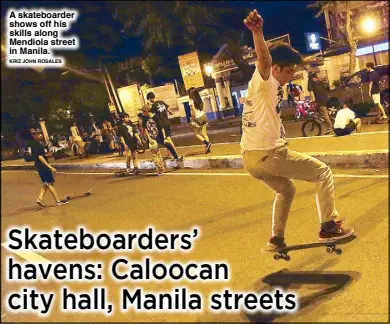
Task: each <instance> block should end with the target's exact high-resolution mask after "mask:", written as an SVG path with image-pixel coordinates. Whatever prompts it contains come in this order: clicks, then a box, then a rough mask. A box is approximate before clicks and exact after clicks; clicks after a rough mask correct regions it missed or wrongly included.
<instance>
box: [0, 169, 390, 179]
mask: <svg viewBox="0 0 390 324" xmlns="http://www.w3.org/2000/svg"><path fill="white" fill-rule="evenodd" d="M21 171H22V172H33V173H37V172H35V171H29V170H6V171H1V172H2V173H11V172H21ZM116 172H119V170H118V171H116ZM57 174H63V175H112V176H113V175H114V174H115V171H114V172H57ZM155 174H156V173H154V172H148V173H142V174H141V175H155ZM162 176H163V177H165V176H216V177H218V176H224V177H246V176H248V177H249V176H250V174H248V173H243V172H234V173H229V172H168V173H164V174H163V175H162ZM333 177H334V178H374V179H375V178H376V179H387V178H389V175H388V174H342V173H340V174H333Z"/></svg>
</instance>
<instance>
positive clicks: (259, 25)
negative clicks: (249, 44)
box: [244, 9, 264, 33]
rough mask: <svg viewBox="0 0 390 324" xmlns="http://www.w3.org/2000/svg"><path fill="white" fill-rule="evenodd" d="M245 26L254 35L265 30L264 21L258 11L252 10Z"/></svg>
mask: <svg viewBox="0 0 390 324" xmlns="http://www.w3.org/2000/svg"><path fill="white" fill-rule="evenodd" d="M244 24H245V26H246V27H247V28H248V29H249V30H250V31H252V32H253V33H255V32H259V31H262V30H263V24H264V20H263V18H262V17H261V16H260V15H259V14H258V13H257V10H256V9H254V10H252V11H251V12H250V13H249V14H248V16H247V17H246V18H245V19H244Z"/></svg>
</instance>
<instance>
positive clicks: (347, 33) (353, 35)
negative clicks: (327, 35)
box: [308, 1, 360, 74]
mask: <svg viewBox="0 0 390 324" xmlns="http://www.w3.org/2000/svg"><path fill="white" fill-rule="evenodd" d="M308 7H309V8H314V9H317V10H318V12H317V13H316V15H315V17H316V18H318V17H320V16H321V15H323V14H324V11H325V10H326V9H327V10H330V11H332V12H333V13H334V14H335V16H337V14H338V13H339V12H344V11H345V13H346V22H345V30H342V29H340V27H339V25H338V24H337V29H338V31H339V33H340V34H341V35H343V39H342V40H341V41H342V42H343V43H344V45H346V46H348V47H349V49H350V55H349V74H352V73H353V72H355V68H356V55H355V54H356V50H357V46H358V42H359V40H360V37H359V36H358V33H357V30H356V29H355V28H354V25H353V24H352V13H351V1H315V2H314V3H311V4H309V5H308Z"/></svg>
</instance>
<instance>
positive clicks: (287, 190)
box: [277, 181, 297, 200]
mask: <svg viewBox="0 0 390 324" xmlns="http://www.w3.org/2000/svg"><path fill="white" fill-rule="evenodd" d="M296 192H297V189H296V186H295V184H294V182H292V181H290V182H289V184H288V185H287V186H286V187H284V188H283V189H282V190H281V191H280V192H277V193H278V194H280V195H282V196H283V197H284V198H285V199H288V200H291V199H293V198H294V197H295V194H296Z"/></svg>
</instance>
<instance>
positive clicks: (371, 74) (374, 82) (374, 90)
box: [366, 63, 387, 120]
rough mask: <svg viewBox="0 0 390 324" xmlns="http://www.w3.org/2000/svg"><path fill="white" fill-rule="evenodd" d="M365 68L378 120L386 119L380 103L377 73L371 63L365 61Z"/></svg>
mask: <svg viewBox="0 0 390 324" xmlns="http://www.w3.org/2000/svg"><path fill="white" fill-rule="evenodd" d="M366 68H367V71H368V81H369V82H370V88H369V94H370V96H371V98H372V100H373V101H374V104H375V105H376V107H377V108H378V119H379V120H383V119H387V115H386V112H385V109H384V108H383V106H382V104H381V94H380V88H379V80H380V77H379V75H378V73H376V72H375V70H374V64H373V63H367V64H366ZM381 113H382V116H381Z"/></svg>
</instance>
